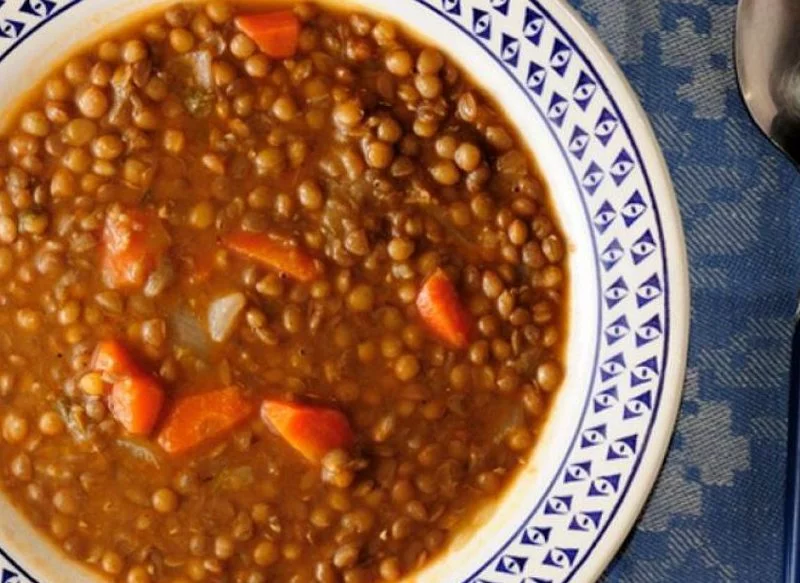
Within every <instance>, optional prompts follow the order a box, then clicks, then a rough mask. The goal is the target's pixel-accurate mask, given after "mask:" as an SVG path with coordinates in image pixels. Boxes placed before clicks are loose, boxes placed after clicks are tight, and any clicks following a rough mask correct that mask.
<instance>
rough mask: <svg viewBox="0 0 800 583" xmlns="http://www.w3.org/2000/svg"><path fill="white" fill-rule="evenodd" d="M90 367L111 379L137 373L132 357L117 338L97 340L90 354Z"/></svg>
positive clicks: (137, 369)
mask: <svg viewBox="0 0 800 583" xmlns="http://www.w3.org/2000/svg"><path fill="white" fill-rule="evenodd" d="M90 368H91V369H92V370H96V371H97V372H100V373H103V374H104V375H106V376H109V377H111V378H112V379H113V380H119V379H122V378H124V377H128V376H135V375H138V374H139V368H138V367H137V366H136V363H135V362H134V361H133V358H131V355H130V354H129V353H128V351H127V349H126V348H125V347H124V346H123V345H122V343H121V342H119V341H118V340H102V341H100V342H98V343H97V346H96V347H95V349H94V353H93V354H92V361H91V364H90Z"/></svg>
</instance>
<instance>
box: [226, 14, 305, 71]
mask: <svg viewBox="0 0 800 583" xmlns="http://www.w3.org/2000/svg"><path fill="white" fill-rule="evenodd" d="M235 22H236V26H237V27H238V28H239V30H241V31H242V32H243V33H245V34H246V35H247V36H249V37H250V38H251V39H252V40H253V41H254V42H255V43H256V44H257V45H258V48H260V49H261V50H262V51H263V52H264V53H265V54H266V55H267V56H269V57H273V58H275V59H284V58H286V57H292V56H294V54H295V53H296V52H297V40H298V38H299V37H300V21H299V20H298V19H297V16H295V15H294V13H293V12H292V11H291V10H278V11H275V12H263V13H259V14H243V15H241V16H237V17H236V19H235Z"/></svg>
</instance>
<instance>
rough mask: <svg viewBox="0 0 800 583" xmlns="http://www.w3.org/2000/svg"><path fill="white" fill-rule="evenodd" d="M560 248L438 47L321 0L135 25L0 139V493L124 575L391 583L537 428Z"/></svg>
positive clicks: (561, 296) (73, 67)
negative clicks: (335, 9) (329, 6)
mask: <svg viewBox="0 0 800 583" xmlns="http://www.w3.org/2000/svg"><path fill="white" fill-rule="evenodd" d="M566 266H567V259H566V249H565V240H564V238H563V235H562V233H561V232H560V227H559V224H558V221H557V218H556V217H555V216H554V214H553V211H552V206H551V205H550V201H549V200H548V193H547V191H546V188H545V186H544V184H543V181H542V180H541V178H540V176H539V175H538V173H537V170H536V166H535V162H534V161H533V159H532V157H531V156H530V154H529V153H528V151H527V150H526V148H525V147H524V144H522V142H521V140H520V139H519V137H518V135H517V132H516V131H515V130H514V128H513V126H512V124H511V123H510V122H509V121H508V120H507V119H505V118H504V116H503V115H502V112H500V111H499V110H498V108H497V107H496V106H495V105H494V102H493V101H492V100H491V98H490V97H489V96H488V95H487V94H486V93H485V92H483V91H482V90H481V89H480V88H478V87H476V85H475V84H474V83H473V82H472V81H471V79H470V78H469V77H468V76H467V75H466V74H465V73H464V72H463V71H461V70H459V69H458V68H457V67H456V66H455V64H454V63H453V62H451V61H450V60H449V59H448V58H447V57H446V55H445V54H444V53H443V52H442V51H440V50H439V49H437V48H436V47H433V46H430V45H428V44H426V43H423V42H420V41H419V40H417V39H415V38H414V37H413V36H410V35H409V34H408V33H407V32H406V31H404V30H402V29H401V27H399V26H398V25H396V24H395V23H393V22H391V21H388V20H384V19H379V18H375V17H373V16H370V15H365V14H358V13H344V12H332V11H330V10H329V9H327V8H324V7H321V6H315V5H310V4H296V5H293V6H292V7H289V8H287V7H279V6H278V7H276V6H275V5H272V4H269V5H264V4H247V5H245V4H239V3H235V2H229V3H226V2H223V1H221V0H212V1H211V2H208V3H198V4H189V5H179V6H174V7H171V8H169V9H167V10H166V11H164V12H159V13H158V14H149V15H148V16H147V18H146V19H139V20H138V21H136V22H135V23H132V24H130V25H128V26H126V27H125V28H123V29H120V30H118V31H116V32H114V33H113V34H108V35H106V36H104V37H103V39H101V40H100V41H98V42H95V43H93V45H92V46H90V47H86V48H85V49H84V50H82V51H80V52H78V53H76V54H75V55H74V56H73V57H71V58H70V59H69V60H68V61H66V62H65V63H64V64H63V65H62V66H60V67H58V68H57V69H56V70H54V71H53V72H52V73H51V74H50V75H49V76H48V77H47V78H46V79H45V80H44V81H43V83H42V84H41V85H40V86H39V87H38V88H37V89H35V90H34V91H33V92H32V93H31V94H30V95H28V96H27V97H26V98H25V99H24V100H23V102H22V103H21V106H20V108H19V112H18V114H16V115H15V116H14V118H13V120H12V121H11V123H9V124H8V130H7V131H6V132H5V134H3V135H0V490H2V492H3V493H4V494H6V495H7V496H8V497H9V498H10V499H11V501H12V502H13V503H14V504H15V505H16V506H17V507H19V508H20V509H21V511H22V512H23V513H24V514H25V515H26V516H27V517H28V518H29V519H30V520H31V521H32V523H33V524H35V525H36V526H37V527H38V528H39V529H40V530H41V531H42V532H44V533H45V534H46V535H47V536H48V537H49V538H50V539H51V540H53V541H54V542H55V543H56V544H57V545H59V546H60V547H61V548H62V549H63V550H64V551H65V552H66V553H67V554H68V555H70V556H71V557H73V558H74V559H76V560H78V561H81V562H83V563H86V564H88V565H90V566H91V567H93V568H94V569H95V570H96V571H97V572H98V573H99V574H102V575H104V576H106V577H108V578H109V579H111V580H114V581H123V582H126V583H142V582H156V581H158V582H161V581H164V582H179V581H215V582H216V581H219V582H232V583H233V582H235V583H266V582H273V581H274V582H284V581H285V582H292V583H305V582H310V581H316V582H319V583H330V582H343V583H359V582H372V581H396V580H400V579H402V578H403V577H404V576H406V575H408V574H411V573H413V572H415V571H417V570H418V569H420V568H421V567H423V566H424V565H426V564H427V563H428V562H429V561H431V560H432V559H434V558H435V557H436V556H437V555H438V554H439V553H442V552H444V550H445V549H446V548H447V545H448V543H449V542H450V541H451V540H452V538H453V536H454V535H455V534H456V533H458V532H459V529H460V528H462V527H464V525H466V524H468V523H469V522H470V519H471V517H472V516H473V515H474V514H475V513H476V512H477V511H478V510H479V509H480V508H481V506H482V505H485V504H486V503H487V502H489V501H492V500H495V499H496V498H497V497H498V496H500V495H501V494H502V491H503V489H504V488H505V487H506V486H507V485H508V484H509V483H510V481H511V480H512V479H513V476H514V475H515V473H516V471H517V470H518V469H519V468H520V467H521V466H522V465H523V464H525V462H526V460H527V459H528V457H529V456H530V452H531V451H532V449H533V448H534V447H535V445H536V441H537V437H538V435H539V432H540V430H541V428H542V426H543V423H544V422H545V420H546V417H547V412H548V408H549V404H550V401H551V399H552V395H553V394H554V392H555V391H557V389H558V388H559V385H560V384H561V380H562V377H563V370H564V366H565V363H564V358H563V343H564V338H565V336H566V326H567V322H566V314H567V300H568V298H567V272H566Z"/></svg>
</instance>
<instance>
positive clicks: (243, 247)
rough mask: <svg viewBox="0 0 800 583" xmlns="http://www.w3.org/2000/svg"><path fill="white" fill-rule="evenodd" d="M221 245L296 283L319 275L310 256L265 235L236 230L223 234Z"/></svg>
mask: <svg viewBox="0 0 800 583" xmlns="http://www.w3.org/2000/svg"><path fill="white" fill-rule="evenodd" d="M222 244H223V245H224V246H225V247H227V248H228V249H230V250H231V251H233V252H234V253H237V254H239V255H242V256H243V257H247V258H248V259H252V260H254V261H257V262H259V263H261V264H262V265H264V266H265V267H270V268H272V269H276V270H278V271H282V272H284V273H286V274H288V275H290V276H291V277H293V278H294V279H297V280H299V281H312V280H314V279H316V278H317V276H318V275H319V269H317V265H316V264H315V263H314V259H313V257H311V256H310V255H308V254H307V253H306V252H305V251H303V250H302V249H300V248H298V247H295V246H294V245H292V244H290V243H289V242H288V241H284V240H281V239H277V238H273V237H271V236H269V235H267V234H264V233H248V232H245V231H236V232H233V233H229V234H227V235H225V236H224V237H223V238H222Z"/></svg>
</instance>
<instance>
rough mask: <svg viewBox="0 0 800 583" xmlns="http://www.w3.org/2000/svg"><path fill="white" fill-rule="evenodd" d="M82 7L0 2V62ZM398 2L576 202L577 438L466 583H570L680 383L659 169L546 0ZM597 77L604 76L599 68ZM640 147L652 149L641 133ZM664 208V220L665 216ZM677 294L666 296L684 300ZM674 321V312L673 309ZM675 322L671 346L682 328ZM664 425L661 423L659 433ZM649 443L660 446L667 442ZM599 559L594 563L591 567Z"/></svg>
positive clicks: (49, 1)
mask: <svg viewBox="0 0 800 583" xmlns="http://www.w3.org/2000/svg"><path fill="white" fill-rule="evenodd" d="M82 1H83V0H69V1H64V0H23V1H21V2H19V3H18V5H17V6H16V7H14V8H12V7H10V6H6V7H4V4H7V2H6V0H0V63H2V61H3V59H4V58H5V57H6V56H7V55H8V54H10V53H11V52H12V51H13V50H14V49H15V48H16V47H18V46H20V44H21V43H22V42H23V41H24V40H25V39H26V38H28V37H29V36H30V35H31V34H33V33H34V32H35V31H36V30H38V29H39V28H41V27H42V26H44V25H45V24H46V23H47V22H49V21H51V20H52V19H53V18H54V17H56V16H57V15H58V14H61V13H63V12H64V11H66V10H68V9H69V8H71V7H72V6H75V5H76V4H79V3H80V2H82ZM408 1H413V2H416V3H418V4H419V5H421V6H424V7H425V8H426V9H428V10H429V11H430V12H431V14H432V15H435V16H436V17H438V18H444V19H445V20H446V21H447V23H449V24H450V25H452V26H454V27H456V28H458V29H459V30H460V31H461V33H462V34H466V35H468V36H469V37H470V38H471V39H472V40H473V41H474V43H476V44H477V45H478V46H479V47H480V48H481V50H483V51H485V52H486V53H487V54H488V55H489V56H491V57H492V59H494V60H495V61H496V62H497V64H498V66H499V68H500V69H503V70H504V71H505V73H506V74H507V75H508V76H509V78H510V79H511V80H513V81H514V83H515V84H516V85H517V86H518V87H519V89H520V91H522V92H523V93H524V94H525V96H526V98H527V99H528V101H529V102H530V104H531V106H532V107H533V109H534V110H535V111H536V112H537V114H538V115H539V116H540V117H541V119H542V120H543V121H544V122H545V123H546V125H547V126H548V128H549V130H550V132H551V133H552V135H553V137H554V139H555V141H556V142H557V143H558V144H559V147H560V148H561V152H562V155H563V157H564V160H565V161H566V162H567V164H568V166H569V168H570V170H571V172H572V176H573V179H574V181H575V188H576V191H577V192H580V193H581V194H580V197H579V198H580V200H581V203H582V205H583V208H584V212H585V215H586V220H587V223H588V229H589V230H590V231H591V234H592V243H593V246H594V249H593V252H594V256H595V260H596V262H597V265H598V269H597V276H598V279H599V282H598V289H599V290H602V295H601V296H600V297H598V298H597V302H598V308H597V309H598V310H599V313H600V318H599V320H598V322H599V326H600V330H599V333H598V334H597V337H598V345H597V347H596V352H595V361H594V362H595V372H594V377H593V380H592V386H591V387H590V388H589V390H587V392H586V400H585V402H584V403H583V404H582V412H581V421H580V425H579V429H578V431H577V432H576V433H575V435H574V436H573V439H572V442H571V444H570V446H569V448H568V449H567V450H566V454H565V456H564V458H563V459H562V460H561V466H560V468H559V470H558V473H557V474H556V475H555V478H554V479H553V480H552V482H551V483H550V484H549V485H548V486H547V489H546V492H545V494H544V496H543V497H542V498H541V499H540V500H539V501H537V502H536V504H535V506H534V507H533V508H532V510H531V511H530V513H529V514H528V515H527V516H526V517H524V519H522V518H521V524H520V527H519V528H518V529H517V530H516V532H514V534H513V536H512V537H510V538H509V539H508V540H507V541H506V542H505V544H504V545H503V546H502V547H501V548H498V549H497V551H496V553H495V554H494V555H493V556H492V557H491V558H490V559H489V560H488V561H486V562H485V563H484V564H483V565H481V566H479V567H477V568H476V569H475V571H474V573H473V574H472V575H471V576H470V577H469V578H468V579H467V581H469V582H472V583H556V582H566V581H571V580H575V579H581V580H584V579H585V578H587V577H593V576H595V575H596V574H597V573H596V572H591V573H590V572H587V570H586V569H584V567H585V566H586V564H587V561H588V560H589V559H590V558H594V557H592V553H593V552H594V551H595V549H596V548H597V547H598V545H599V544H601V539H602V537H603V535H604V534H605V533H606V532H607V531H608V530H609V528H610V527H613V528H615V529H617V530H618V531H621V534H620V532H618V533H617V535H616V538H617V539H618V540H617V541H616V543H615V546H616V545H618V544H619V542H621V536H624V534H625V532H627V529H628V528H629V527H630V524H629V522H630V520H627V522H628V523H627V524H622V526H620V524H618V523H619V522H620V520H621V519H619V518H618V514H620V510H621V509H622V508H623V507H630V506H635V508H634V511H636V510H638V507H639V506H641V504H642V503H643V501H644V497H645V495H646V492H638V493H637V495H636V500H633V501H631V498H633V496H630V495H629V494H630V489H631V486H632V485H633V484H634V482H636V486H637V487H638V488H641V487H642V486H644V487H646V488H649V487H650V485H651V483H652V480H653V478H654V476H651V477H647V478H643V477H639V476H637V474H638V473H639V471H640V467H641V466H642V464H643V460H645V459H646V457H647V458H648V463H649V464H650V465H652V464H653V463H654V460H655V463H659V462H660V459H661V457H662V456H663V449H664V447H661V448H660V451H655V449H656V448H655V447H651V448H650V449H648V446H649V445H650V442H651V437H652V436H653V430H654V426H655V424H656V420H657V418H658V417H659V411H660V409H659V408H660V405H661V403H662V395H663V394H664V390H665V384H664V379H665V372H666V370H667V368H668V367H678V368H680V369H681V373H679V376H680V374H682V367H683V365H684V362H683V361H684V356H685V354H684V353H683V352H681V351H683V350H684V349H685V346H683V347H680V348H679V349H678V352H679V353H676V354H672V353H670V346H671V345H670V333H671V329H672V328H673V327H674V324H675V321H674V320H671V319H670V318H671V317H673V318H674V317H675V315H674V313H671V308H672V307H674V305H675V303H674V302H675V301H676V300H674V299H672V297H671V294H670V285H671V283H672V282H671V281H670V279H669V278H668V271H669V270H668V264H667V260H668V257H667V255H668V253H667V251H668V247H669V248H671V249H675V248H680V250H681V251H682V240H680V237H679V236H678V237H677V239H678V240H677V241H676V240H672V241H667V240H666V239H665V233H664V229H663V225H662V218H661V214H660V212H659V206H658V204H657V200H661V201H663V200H665V198H664V197H665V196H667V197H669V196H671V193H669V192H667V193H663V192H662V193H658V194H657V193H655V192H654V191H653V186H652V183H651V179H650V175H649V173H654V172H658V173H663V172H664V169H663V167H660V168H655V169H653V168H652V167H648V166H646V165H645V159H644V157H643V155H642V152H641V151H640V148H639V146H638V145H637V142H636V138H635V137H634V131H633V130H632V128H631V125H630V124H629V121H628V119H626V115H625V113H624V112H623V110H622V109H621V108H620V107H619V106H618V101H617V99H615V98H614V97H613V96H612V95H611V92H610V90H609V87H608V84H607V83H606V82H605V81H604V79H603V77H602V75H601V74H600V73H599V72H598V68H596V67H595V65H594V64H593V63H592V61H591V60H590V58H589V57H587V54H586V53H585V52H584V50H582V49H581V47H580V46H578V43H576V41H575V40H574V38H573V37H572V36H571V35H570V34H569V33H568V32H567V28H569V27H565V26H563V24H562V23H559V21H558V20H557V19H556V17H555V16H554V15H553V13H554V12H555V13H560V14H561V15H563V14H565V9H564V7H563V6H561V5H560V4H555V5H554V3H553V2H549V4H550V8H549V9H548V7H546V6H545V4H548V2H547V1H546V0H545V1H544V2H543V1H540V0H527V2H523V1H522V0H519V1H518V0H513V1H512V0H408ZM556 9H557V10H556ZM566 13H568V12H566ZM570 18H573V17H572V16H571V15H570ZM445 24H446V23H444V22H443V23H442V25H445ZM573 25H574V23H573ZM587 52H588V53H589V54H592V55H593V58H594V59H597V60H598V62H599V60H601V59H602V60H606V59H607V58H608V57H607V56H606V55H605V54H604V53H602V52H599V51H598V50H597V48H596V47H594V46H593V47H591V50H588V51H587ZM601 68H604V69H606V70H608V68H609V67H608V63H607V62H604V63H603V67H601ZM612 73H613V74H616V73H615V72H614V71H613V70H612ZM606 75H609V74H608V73H606ZM628 114H629V115H631V114H630V112H628ZM637 114H638V112H637ZM648 131H649V130H648ZM640 133H641V132H640ZM645 138H646V139H650V140H652V138H651V136H650V135H649V134H646V135H645ZM638 139H640V140H642V139H644V138H642V136H641V135H639V138H638ZM648 163H649V164H650V166H652V165H653V164H654V162H653V161H652V160H648ZM659 194H660V196H659ZM667 211H668V215H669V216H670V219H672V220H674V219H675V218H676V211H675V209H674V208H670V209H667ZM670 213H671V214H670ZM676 245H677V247H676ZM669 259H670V261H684V258H683V257H678V258H677V259H676V258H675V257H670V258H669ZM684 270H685V265H684V267H683V269H682V270H681V271H682V272H683V271H684ZM686 281H687V278H686V276H685V273H681V274H680V281H679V282H678V283H679V285H681V286H685V285H688V284H687V283H686ZM683 291H684V290H681V292H680V293H679V294H678V295H679V296H682V297H684V298H685V294H684V293H683ZM680 311H681V312H682V313H684V312H687V307H686V306H683V307H682V309H681V310H680ZM687 313H688V312H687ZM679 324H680V326H679V327H680V335H681V336H684V335H685V334H686V322H679ZM668 358H669V359H670V360H669V362H668ZM666 389H667V390H670V391H673V390H679V388H678V387H677V386H669V387H666ZM673 409H674V407H673ZM665 414H667V415H670V416H672V415H674V411H669V412H667V413H661V416H662V417H663V416H664V415H665ZM660 421H661V422H662V424H663V421H662V420H660ZM669 423H671V419H669V420H668V424H667V425H666V427H670V425H669ZM657 437H658V439H659V440H660V444H661V445H662V446H663V445H664V444H665V441H666V440H667V439H668V436H665V435H658V436H657ZM650 450H653V451H650ZM646 454H647V456H646ZM635 479H636V480H635ZM628 510H630V508H628ZM611 550H612V551H613V549H611ZM0 557H4V558H5V560H6V561H7V564H5V565H4V564H3V560H2V558H0V583H17V582H18V581H19V582H21V581H22V577H23V576H24V577H26V578H27V580H29V581H32V582H34V583H35V581H36V580H35V579H34V578H33V577H32V576H31V575H30V574H29V573H28V572H26V571H25V569H24V568H23V567H22V566H21V565H19V564H18V562H16V561H14V559H13V558H12V557H10V556H9V555H8V553H6V551H4V550H3V549H2V548H0ZM609 558H610V557H603V560H602V561H601V562H600V567H601V568H602V566H603V564H605V562H607V561H608V559H609ZM595 570H596V565H595Z"/></svg>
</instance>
